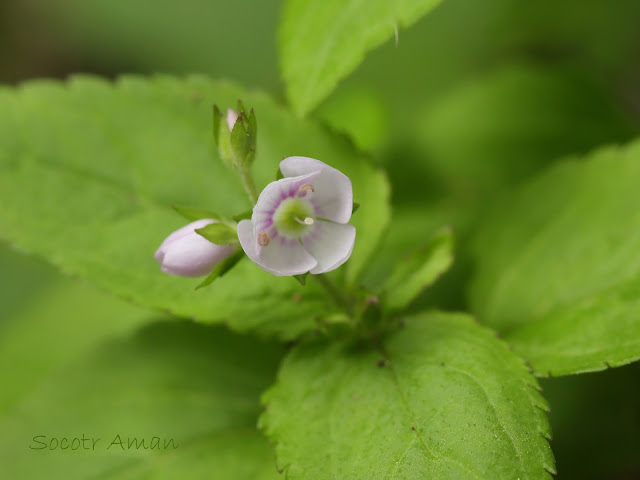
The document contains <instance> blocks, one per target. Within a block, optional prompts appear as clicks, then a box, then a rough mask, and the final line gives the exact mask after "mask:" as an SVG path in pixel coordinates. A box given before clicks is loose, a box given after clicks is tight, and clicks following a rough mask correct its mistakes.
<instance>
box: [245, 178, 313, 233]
mask: <svg viewBox="0 0 640 480" xmlns="http://www.w3.org/2000/svg"><path fill="white" fill-rule="evenodd" d="M319 175H320V172H319V171H315V172H311V173H308V174H305V175H300V176H297V177H289V178H281V179H280V180H276V181H274V182H271V183H270V184H269V185H267V186H266V187H264V190H262V193H260V196H259V197H258V201H257V202H256V205H255V207H253V214H252V216H251V221H253V222H254V224H255V225H257V228H262V226H261V225H259V224H260V222H263V221H266V220H267V219H268V218H270V217H271V216H272V215H273V212H275V210H276V208H278V205H280V202H282V201H283V200H284V199H286V198H289V197H293V196H295V195H296V193H297V192H298V189H299V188H300V187H301V186H302V185H305V184H308V183H313V182H315V181H316V178H317V177H318V176H319ZM267 228H268V227H267ZM256 234H257V232H256Z"/></svg>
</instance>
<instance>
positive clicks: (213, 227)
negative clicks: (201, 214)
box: [196, 223, 238, 245]
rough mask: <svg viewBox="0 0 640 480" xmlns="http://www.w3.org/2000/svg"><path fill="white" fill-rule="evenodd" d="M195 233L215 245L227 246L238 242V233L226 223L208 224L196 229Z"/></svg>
mask: <svg viewBox="0 0 640 480" xmlns="http://www.w3.org/2000/svg"><path fill="white" fill-rule="evenodd" d="M196 233H197V234H198V235H201V236H203V237H204V238H206V239H207V240H209V241H210V242H211V243H215V244H217V245H228V244H230V243H235V242H237V241H238V232H236V229H235V228H233V227H232V226H231V225H227V224H226V223H210V224H209V225H205V226H204V227H202V228H198V229H197V230H196Z"/></svg>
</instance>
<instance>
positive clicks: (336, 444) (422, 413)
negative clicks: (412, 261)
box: [261, 313, 554, 480]
mask: <svg viewBox="0 0 640 480" xmlns="http://www.w3.org/2000/svg"><path fill="white" fill-rule="evenodd" d="M537 388H538V386H537V383H536V381H535V379H534V377H533V376H531V375H530V374H529V373H528V371H527V369H526V367H525V365H524V363H523V361H522V360H521V359H520V358H519V357H517V356H516V355H515V354H513V353H512V352H510V351H509V350H508V348H507V347H506V346H505V344H504V343H502V342H501V341H500V340H497V339H496V338H495V336H494V335H493V333H492V332H491V331H489V330H488V329H486V328H483V327H481V326H479V325H477V324H476V323H474V322H473V321H472V319H471V318H469V317H468V316H466V315H462V314H445V313H431V314H420V315H417V316H414V317H411V318H407V319H406V323H405V328H404V329H403V330H401V331H399V332H397V333H396V334H394V335H393V336H391V337H390V338H388V339H386V340H385V341H384V342H383V345H381V346H380V348H379V349H374V348H369V346H368V345H353V344H333V345H327V344H324V343H317V344H302V345H300V346H298V347H296V349H295V350H293V351H292V352H291V354H290V355H289V356H288V357H287V358H286V359H285V361H284V364H283V366H282V368H281V370H280V373H279V377H278V381H277V383H276V385H275V386H274V387H272V389H270V390H269V391H268V392H267V393H266V394H265V396H264V397H263V399H264V401H265V403H266V408H267V411H266V413H265V414H263V416H262V417H261V424H262V426H263V428H264V429H265V431H266V433H267V435H268V436H269V437H270V439H271V441H272V442H274V443H275V445H276V456H277V460H278V465H279V467H280V468H281V469H283V470H284V471H285V472H286V475H287V478H289V479H291V480H295V479H298V478H300V479H307V478H314V479H317V480H322V479H325V478H326V479H330V478H349V479H352V480H356V479H367V480H372V479H383V478H385V479H386V478H403V479H429V478H437V479H446V478H478V479H486V478H520V479H522V480H524V479H543V478H544V479H549V478H551V475H550V474H549V473H548V472H552V471H554V461H553V455H552V453H551V450H550V448H549V444H548V443H547V440H546V438H545V437H548V436H549V434H550V432H549V426H548V423H547V419H546V416H545V413H544V410H546V409H547V406H546V403H545V401H544V399H543V398H542V397H541V396H540V394H539V393H538V391H537Z"/></svg>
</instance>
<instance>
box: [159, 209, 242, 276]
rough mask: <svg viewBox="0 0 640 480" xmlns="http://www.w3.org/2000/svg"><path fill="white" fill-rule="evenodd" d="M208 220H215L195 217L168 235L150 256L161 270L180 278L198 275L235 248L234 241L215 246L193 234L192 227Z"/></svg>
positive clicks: (212, 221)
mask: <svg viewBox="0 0 640 480" xmlns="http://www.w3.org/2000/svg"><path fill="white" fill-rule="evenodd" d="M211 223H216V220H212V219H208V218H204V219H201V220H196V221H195V222H192V223H190V224H189V225H186V226H184V227H182V228H180V229H179V230H176V231H175V232H173V233H172V234H171V235H169V236H168V237H167V238H166V239H165V240H164V242H162V244H161V245H160V247H159V248H158V250H157V251H156V253H155V255H154V258H155V259H156V260H157V261H158V262H160V264H161V270H162V271H163V272H165V273H168V274H170V275H179V276H181V277H201V276H203V275H207V274H208V273H210V272H211V271H212V270H213V269H214V268H215V266H216V265H218V263H220V262H221V261H223V260H224V259H225V258H227V257H229V256H230V255H231V254H232V253H233V252H234V250H235V245H234V244H230V245H216V244H215V243H211V242H210V241H209V240H207V239H206V238H204V237H202V236H201V235H199V234H198V233H196V231H195V230H196V229H198V228H202V227H204V226H206V225H209V224H211Z"/></svg>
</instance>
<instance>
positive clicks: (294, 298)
mask: <svg viewBox="0 0 640 480" xmlns="http://www.w3.org/2000/svg"><path fill="white" fill-rule="evenodd" d="M300 300H302V295H300V292H296V293H294V294H293V295H292V296H291V301H292V302H293V303H300Z"/></svg>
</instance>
